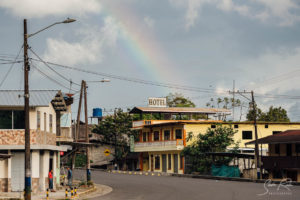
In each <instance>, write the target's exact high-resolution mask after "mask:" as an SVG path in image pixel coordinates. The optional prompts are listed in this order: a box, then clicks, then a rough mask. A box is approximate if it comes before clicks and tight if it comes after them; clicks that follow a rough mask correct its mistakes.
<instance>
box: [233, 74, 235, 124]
mask: <svg viewBox="0 0 300 200" xmlns="http://www.w3.org/2000/svg"><path fill="white" fill-rule="evenodd" d="M234 91H235V80H233V92H232V121H233V122H234V106H235V99H234V94H235V92H234Z"/></svg>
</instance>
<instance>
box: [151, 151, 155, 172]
mask: <svg viewBox="0 0 300 200" xmlns="http://www.w3.org/2000/svg"><path fill="white" fill-rule="evenodd" d="M153 168H154V161H153V155H151V171H152V172H153V171H154V169H153Z"/></svg>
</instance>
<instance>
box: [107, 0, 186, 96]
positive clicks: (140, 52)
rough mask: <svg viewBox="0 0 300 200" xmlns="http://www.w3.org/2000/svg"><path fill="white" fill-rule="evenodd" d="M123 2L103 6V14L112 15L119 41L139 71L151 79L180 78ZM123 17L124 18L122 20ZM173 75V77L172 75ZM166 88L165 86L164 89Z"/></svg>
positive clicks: (154, 41)
mask: <svg viewBox="0 0 300 200" xmlns="http://www.w3.org/2000/svg"><path fill="white" fill-rule="evenodd" d="M133 13H135V11H131V10H130V9H129V8H128V7H126V5H125V4H122V5H118V6H108V7H105V10H104V14H105V15H106V16H110V17H113V19H114V20H116V21H117V22H119V23H118V28H119V30H120V32H121V34H122V40H121V43H122V44H123V46H124V47H125V49H126V50H127V52H128V53H129V55H130V56H131V58H132V59H134V60H135V62H136V66H137V67H138V70H139V71H142V72H143V73H145V74H147V76H150V77H151V78H152V80H153V79H154V80H153V81H157V82H167V81H166V80H167V77H170V74H171V75H172V76H173V78H174V79H173V80H180V79H179V76H176V73H174V67H175V66H176V65H175V64H174V63H172V62H171V61H170V59H168V55H167V54H166V53H165V51H164V50H163V48H162V47H161V45H159V44H158V42H157V39H156V38H155V37H154V34H152V33H151V31H149V30H148V29H147V30H146V28H145V25H143V24H144V22H142V21H141V20H140V19H138V18H137V17H136V16H135V15H134V14H133ZM123 19H126V21H124V20H123ZM174 76H175V77H174ZM167 90H168V89H167V88H165V91H167Z"/></svg>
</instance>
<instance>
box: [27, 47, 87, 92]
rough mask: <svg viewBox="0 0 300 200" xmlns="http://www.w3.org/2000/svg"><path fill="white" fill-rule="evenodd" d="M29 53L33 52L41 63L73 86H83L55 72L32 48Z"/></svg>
mask: <svg viewBox="0 0 300 200" xmlns="http://www.w3.org/2000/svg"><path fill="white" fill-rule="evenodd" d="M29 51H31V52H32V53H33V54H34V55H35V56H36V57H37V58H38V59H39V61H40V62H42V63H44V64H45V66H47V67H48V68H49V69H50V70H51V71H53V72H54V73H56V74H57V75H58V76H60V77H61V78H63V79H64V80H66V81H68V82H70V83H72V84H75V85H77V86H81V85H80V84H78V83H76V82H73V81H70V79H68V78H67V77H65V76H63V75H61V74H60V73H58V72H57V71H55V70H54V69H53V68H52V67H50V66H49V65H48V64H47V62H45V61H44V60H43V59H42V58H41V57H40V56H38V55H37V53H35V52H34V51H33V50H32V48H29Z"/></svg>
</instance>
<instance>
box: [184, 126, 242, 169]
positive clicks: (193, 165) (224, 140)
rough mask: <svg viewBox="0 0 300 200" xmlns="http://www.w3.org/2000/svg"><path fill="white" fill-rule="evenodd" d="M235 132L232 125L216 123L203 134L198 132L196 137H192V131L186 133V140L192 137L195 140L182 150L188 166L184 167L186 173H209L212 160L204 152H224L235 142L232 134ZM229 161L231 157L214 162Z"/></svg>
mask: <svg viewBox="0 0 300 200" xmlns="http://www.w3.org/2000/svg"><path fill="white" fill-rule="evenodd" d="M236 132H237V131H234V130H233V129H232V127H225V126H224V127H223V126H222V125H217V127H216V128H214V129H212V128H209V129H207V131H206V133H204V134H201V133H199V134H198V135H197V136H196V138H193V137H194V136H193V134H192V133H188V138H187V139H188V141H189V140H193V139H195V140H194V141H193V142H192V143H191V144H190V145H188V146H186V147H185V148H184V149H183V151H182V154H183V155H184V156H185V158H186V162H187V164H188V165H189V166H190V167H189V168H188V169H186V170H187V173H190V172H201V173H209V172H210V169H211V166H212V164H213V163H214V162H213V160H212V158H211V157H209V156H207V155H206V154H205V153H208V152H225V151H226V149H227V147H228V146H230V145H233V144H235V143H234V139H233V136H234V134H235V133H236ZM230 161H231V158H225V159H216V160H215V164H217V165H222V164H225V165H226V164H228V163H229V162H230Z"/></svg>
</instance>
